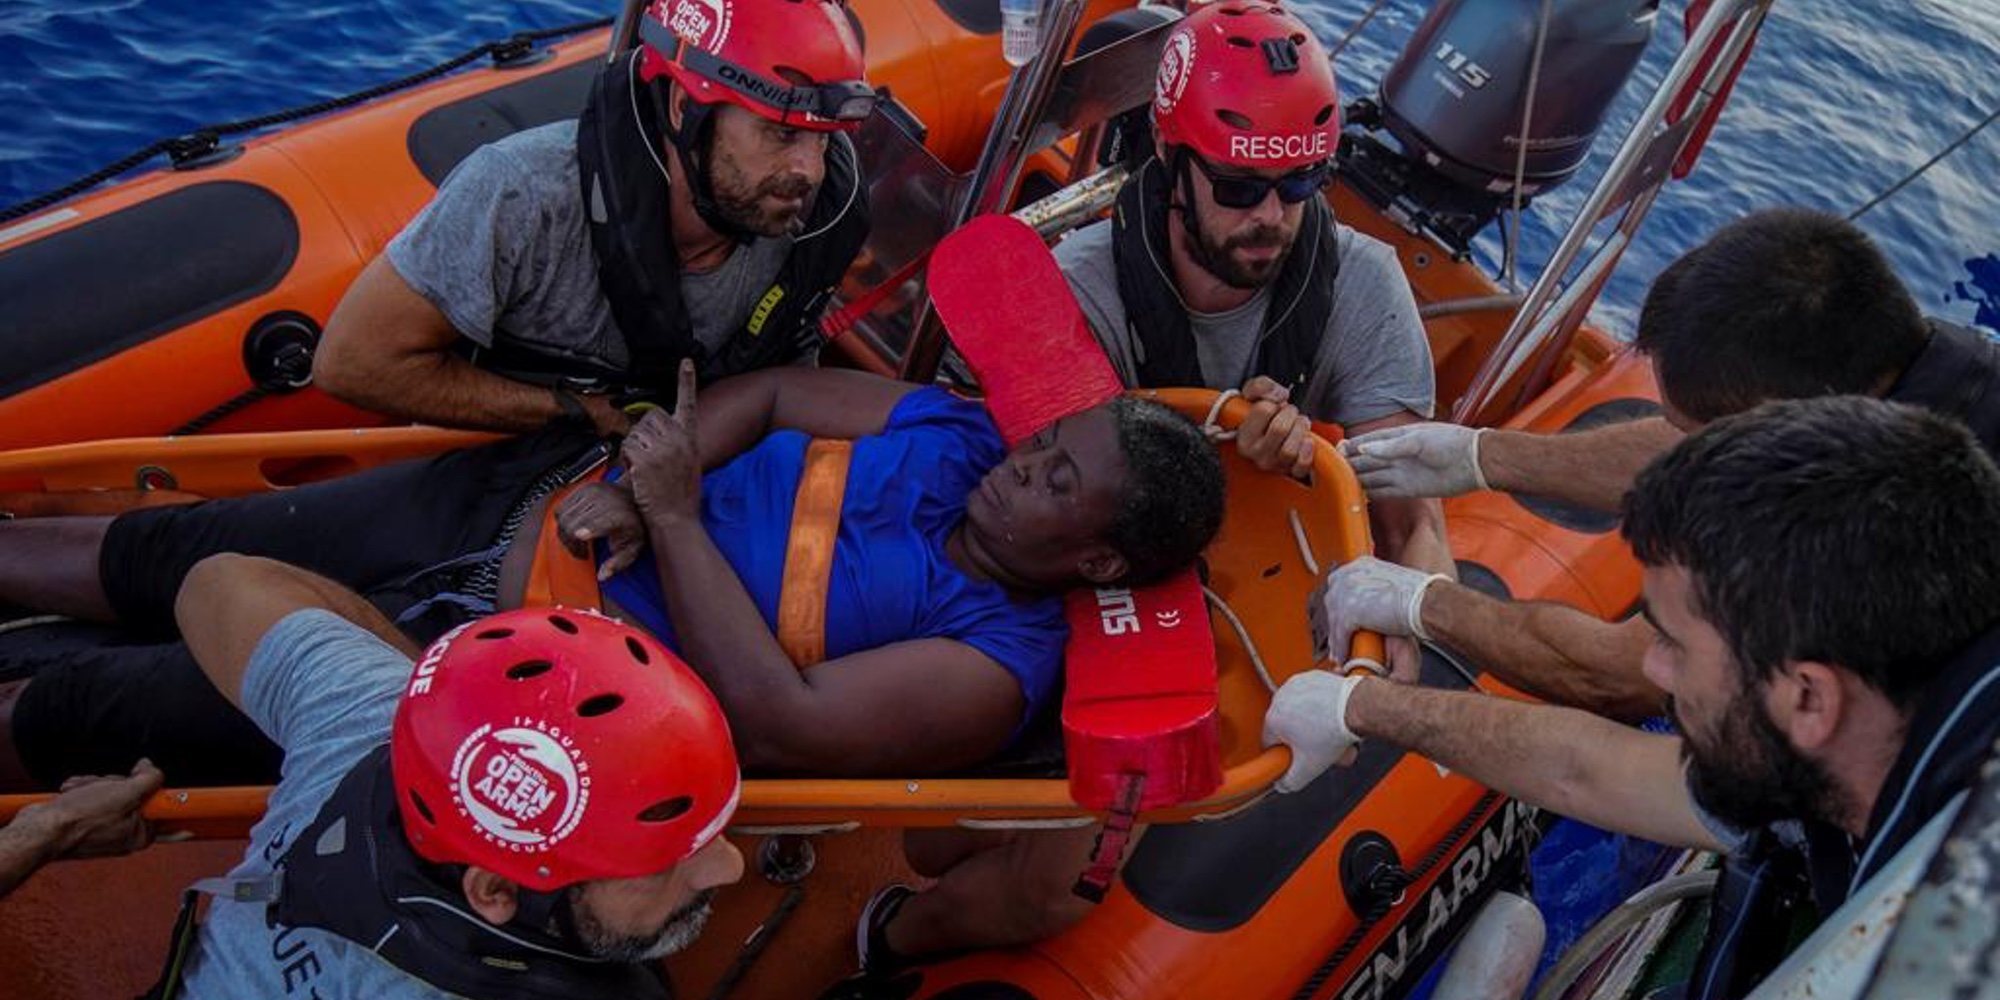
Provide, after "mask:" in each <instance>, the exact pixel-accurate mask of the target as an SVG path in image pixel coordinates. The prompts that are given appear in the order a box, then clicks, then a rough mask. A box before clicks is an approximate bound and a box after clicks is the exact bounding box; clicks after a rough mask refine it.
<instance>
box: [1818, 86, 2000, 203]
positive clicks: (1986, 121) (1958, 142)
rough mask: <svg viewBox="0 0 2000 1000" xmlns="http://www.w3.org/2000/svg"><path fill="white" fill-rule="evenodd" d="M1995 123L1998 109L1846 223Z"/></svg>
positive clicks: (1999, 110) (1877, 196) (1879, 195)
mask: <svg viewBox="0 0 2000 1000" xmlns="http://www.w3.org/2000/svg"><path fill="white" fill-rule="evenodd" d="M1995 121H2000V108H1994V109H1993V113H1992V114H1990V115H1987V116H1986V118H1985V119H1984V120H1982V121H1981V122H1980V123H1979V124H1977V125H1974V126H1972V127H1971V128H1970V129H1967V130H1966V132H1965V134H1964V135H1961V136H1959V137H1958V138H1957V139H1954V140H1952V143H1951V145H1949V146H1946V147H1945V148H1943V149H1940V150H1938V154H1937V155H1936V156H1933V157H1931V158H1930V159H1928V160H1925V161H1924V163H1923V165H1922V166H1920V167H1918V168H1917V169H1915V170H1912V171H1910V172H1909V173H1907V174H1904V175H1903V179H1902V180H1899V181H1897V182H1896V183H1894V184H1891V185H1889V187H1888V188H1887V189H1885V190H1884V191H1883V192H1882V193H1881V194H1878V195H1876V196H1875V197H1873V198H1870V199H1868V203H1867V204H1865V205H1862V206H1861V207H1860V208H1857V209H1855V210H1854V211H1852V212H1849V213H1847V221H1849V222H1853V221H1854V220H1856V219H1859V218H1861V217H1862V216H1863V215H1866V214H1867V213H1868V210H1869V209H1871V208H1874V207H1875V206H1877V205H1880V204H1881V203H1883V202H1885V201H1888V200H1889V197H1890V196H1891V195H1894V194H1895V193H1896V192H1898V191H1901V190H1902V189H1904V188H1906V187H1908V186H1909V185H1910V182H1911V181H1914V180H1916V179H1917V178H1919V177H1922V176H1923V175H1924V174H1925V172H1927V171H1929V170H1930V168H1932V167H1935V166H1937V165H1938V164H1939V163H1940V162H1942V161H1943V160H1944V158H1945V157H1947V156H1950V155H1951V154H1953V153H1956V152H1958V148H1959V147H1960V146H1963V145H1965V144H1966V143H1968V142H1970V141H1972V137H1973V136H1975V135H1978V134H1979V133H1980V132H1982V131H1984V130H1985V129H1986V126H1988V125H1991V124H1993V123H1994V122H1995Z"/></svg>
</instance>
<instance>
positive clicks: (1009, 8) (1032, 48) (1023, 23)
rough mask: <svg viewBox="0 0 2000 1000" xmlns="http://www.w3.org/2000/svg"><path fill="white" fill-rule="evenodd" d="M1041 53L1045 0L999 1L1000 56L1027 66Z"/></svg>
mask: <svg viewBox="0 0 2000 1000" xmlns="http://www.w3.org/2000/svg"><path fill="white" fill-rule="evenodd" d="M1041 50H1042V0H1000V54H1001V55H1002V56H1003V57H1005V58H1006V60H1007V65H1009V66H1026V65H1027V64H1028V63H1030V62H1032V61H1034V58H1035V56H1036V55H1038V54H1040V52H1041Z"/></svg>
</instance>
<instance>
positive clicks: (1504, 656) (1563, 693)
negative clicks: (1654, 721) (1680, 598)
mask: <svg viewBox="0 0 2000 1000" xmlns="http://www.w3.org/2000/svg"><path fill="white" fill-rule="evenodd" d="M1423 617H1424V630H1425V631H1426V632H1428V633H1430V635H1431V637H1432V638H1434V639H1436V640H1437V641H1439V642H1442V643H1443V644H1445V645H1446V646H1449V647H1451V648H1452V649H1454V650H1457V651H1458V652H1460V653H1463V654H1464V655H1465V656H1466V657H1468V658H1470V659H1471V660H1472V661H1473V662H1475V663H1477V664H1478V665H1479V666H1480V667H1482V668H1484V669H1487V670H1490V671H1492V672H1493V673H1494V674H1495V675H1496V676H1498V677H1499V678H1500V679H1501V680H1503V681H1506V682H1507V683H1508V684H1511V685H1513V686H1515V687H1517V688H1520V689H1522V690H1523V691H1527V692H1529V693H1531V694H1534V695H1536V696H1537V697H1541V698H1545V699H1548V700H1549V701H1553V702H1555V703H1557V704H1561V705H1570V706H1573V707H1576V708H1581V709H1586V710H1588V711H1591V712H1595V713H1597V714H1599V715H1604V716H1609V717H1611V718H1614V719H1622V720H1627V721H1637V720H1639V719H1643V718H1646V717H1647V716H1651V715H1658V714H1659V712H1660V709H1661V706H1662V705H1663V704H1664V703H1665V698H1666V696H1665V694H1664V693H1662V692H1661V691H1660V689H1659V688H1657V687H1655V686H1654V685H1653V683H1652V682H1651V681H1649V680H1647V679H1646V677H1645V674H1644V673H1642V672H1641V670H1640V662H1641V661H1642V660H1643V659H1644V657H1645V655H1646V646H1647V645H1648V644H1649V643H1651V642H1652V641H1653V629H1652V626H1650V625H1647V624H1646V622H1645V620H1644V619H1641V618H1632V619H1630V620H1627V621H1623V622H1616V623H1613V622H1606V621H1604V620H1602V619H1599V618H1596V617H1594V616H1592V615H1589V614H1585V613H1584V612H1582V611H1579V610H1577V609H1576V608H1572V607H1570V606H1568V605H1566V604H1556V603H1553V602H1549V601H1528V602H1516V601H1498V600H1494V599H1493V598H1491V597H1488V596H1486V595H1485V594H1482V593H1480V592H1478V591H1476V590H1473V589H1472V588H1470V587H1466V586H1464V585H1461V584H1456V583H1449V582H1444V581H1439V582H1437V583H1434V584H1432V585H1431V586H1430V588H1429V589H1428V590H1426V591H1425V592H1424V603H1423Z"/></svg>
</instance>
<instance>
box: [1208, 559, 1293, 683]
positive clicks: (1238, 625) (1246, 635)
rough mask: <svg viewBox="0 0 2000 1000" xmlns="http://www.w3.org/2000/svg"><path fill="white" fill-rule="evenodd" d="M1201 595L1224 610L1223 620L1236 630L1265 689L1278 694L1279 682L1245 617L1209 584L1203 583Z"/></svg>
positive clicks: (1214, 605) (1238, 638)
mask: <svg viewBox="0 0 2000 1000" xmlns="http://www.w3.org/2000/svg"><path fill="white" fill-rule="evenodd" d="M1201 596H1203V597H1206V598H1208V603H1209V606H1210V607H1213V608H1214V609H1215V610H1217V611H1220V612H1222V620H1223V621H1226V622H1228V623H1229V627H1230V628H1233V629H1235V630H1236V640H1237V641H1238V642H1241V643H1242V644H1243V651H1244V652H1245V653H1248V654H1249V655H1250V665H1251V666H1253V667H1255V668H1257V676H1258V677H1259V678H1262V679H1263V681H1264V687H1265V689H1266V690H1268V691H1270V692H1271V693H1272V694H1277V693H1278V682H1277V681H1274V680H1272V679H1271V670H1270V668H1268V667H1266V666H1264V657H1263V654H1261V653H1259V652H1257V642H1256V640H1254V639H1251V638H1250V630H1249V629H1248V628H1246V627H1244V625H1243V619H1241V618H1238V617H1236V611H1235V609H1234V608H1231V607H1230V606H1229V602H1228V601H1225V600H1223V599H1222V595H1220V594H1218V593H1216V592H1215V591H1213V590H1210V589H1208V585H1207V584H1203V585H1202V588H1201Z"/></svg>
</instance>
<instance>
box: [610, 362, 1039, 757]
mask: <svg viewBox="0 0 2000 1000" xmlns="http://www.w3.org/2000/svg"><path fill="white" fill-rule="evenodd" d="M808 443H809V439H808V438H807V436H806V435H804V434H802V433H799V432H798V431H778V432H776V433H774V434H771V435H770V436H768V437H766V438H765V439H764V440H763V441H762V442H760V443H759V444H758V445H757V446H756V447H754V448H752V449H750V450H749V451H746V452H744V453H743V454H742V455H740V456H738V457H737V458H736V459H734V460H733V461H731V462H730V463H729V464H727V465H724V466H723V467H721V468H719V469H716V470H715V471H713V472H710V473H709V474H708V475H706V476H704V477H703V478H702V495H701V519H702V524H703V526H705V527H706V528H707V529H708V535H709V537H710V538H712V539H714V540H715V545H716V548H718V549H720V550H721V552H722V557H723V558H724V559H726V560H728V562H729V565H730V566H731V567H733V568H734V569H735V570H736V576H737V578H738V579H740V580H742V581H743V588H744V589H745V590H747V591H748V592H749V594H750V598H751V600H753V601H755V602H756V604H757V610H758V611H759V612H760V613H762V614H763V616H764V622H765V624H767V625H771V624H773V623H775V622H776V621H777V617H778V595H779V592H780V590H781V589H782V587H783V583H784V576H785V552H786V549H787V547H788V545H789V543H790V539H791V526H792V501H793V499H794V497H795V496H796V494H797V493H798V486H799V476H800V475H801V473H802V471H803V469H804V467H805V453H806V445H807V444H808ZM1005 454H1006V445H1005V443H1004V442H1002V441H1001V439H1000V433H999V431H998V430H996V429H995V428H994V426H993V421H992V418H990V417H989V416H987V413H986V408H985V407H983V406H981V405H979V404H978V403H973V402H968V401H966V400H963V399H959V398H958V397H956V396H953V395H952V394H950V393H948V392H945V391H943V390H941V389H931V388H925V389H919V390H917V391H915V392H912V393H910V394H909V395H907V396H905V397H903V398H902V400H900V401H899V402H898V403H897V404H896V408H895V409H894V410H893V411H891V412H890V414H889V420H888V423H887V424H886V425H885V426H884V427H883V428H882V432H881V433H879V434H874V435H871V436H869V437H865V438H862V439H860V440H858V441H856V442H854V456H853V459H852V461H851V463H850V464H849V466H848V470H847V490H846V493H845V496H844V499H843V500H842V501H841V508H840V531H839V534H838V536H837V537H836V539H835V542H834V551H833V570H832V573H831V574H830V578H829V580H828V587H827V608H826V653H827V658H828V659H833V658H836V657H841V656H846V655H848V654H850V653H856V652H860V651H863V650H868V649H875V648H878V647H881V646H887V645H890V644H892V643H897V642H907V641H909V640H912V639H926V638H943V639H955V640H957V641H959V642H962V643H965V644H966V645H968V646H971V647H972V648H974V649H977V650H979V651H980V652H981V653H984V654H986V655H987V656H988V657H991V658H992V659H993V661H994V662H996V663H998V664H1000V666H1001V667H1003V668H1005V669H1006V671H1007V672H1008V673H1010V674H1012V675H1013V676H1014V679H1015V681H1017V682H1018V683H1019V684H1020V685H1021V693H1022V695H1023V697H1024V698H1025V699H1026V702H1027V710H1026V712H1025V714H1024V715H1023V716H1022V719H1023V721H1024V722H1025V721H1026V720H1027V719H1029V718H1032V717H1033V716H1034V714H1035V713H1036V712H1037V711H1038V710H1039V709H1040V708H1041V707H1042V706H1043V705H1044V704H1046V703H1047V702H1048V699H1049V698H1050V697H1051V696H1052V695H1053V694H1054V691H1055V688H1056V682H1057V679H1058V678H1059V676H1060V675H1061V671H1062V654H1063V644H1064V641H1065V640H1066V639H1067V638H1068V629H1067V626H1066V625H1065V624H1064V622H1063V615H1062V602H1061V600H1060V599H1058V598H1043V599H1039V600H1032V601H1020V600H1016V599H1014V598H1013V597H1011V596H1009V595H1008V593H1007V592H1006V591H1005V590H1003V589H1002V588H1001V587H999V586H998V585H996V584H993V583H989V582H985V581H981V580H975V579H973V578H972V577H969V576H967V575H966V574H965V572H964V571H963V570H960V569H959V568H958V567H957V566H955V565H953V564H952V562H951V560H950V559H948V558H946V556H945V549H944V543H945V539H946V538H948V537H950V535H951V533H952V531H953V530H954V529H956V528H957V527H958V525H959V522H961V521H963V520H964V519H965V503H966V499H967V498H968V497H969V496H970V495H971V493H972V490H973V488H974V487H976V486H978V485H979V481H980V479H981V478H982V477H984V476H985V475H986V473H987V471H988V470H990V469H992V468H993V467H994V466H995V465H998V464H999V463H1000V459H1001V458H1002V457H1003V456H1004V455H1005ZM604 594H605V596H606V597H609V598H610V599H611V600H613V601H616V602H617V603H618V604H619V605H620V606H622V607H623V608H624V609H625V610H626V611H627V612H629V613H630V614H631V615H632V616H633V617H634V618H636V619H638V620H639V623H640V624H642V625H644V626H645V627H646V628H647V629H649V630H651V631H652V632H653V633H654V634H656V635H658V636H659V637H660V638H661V640H662V641H664V642H666V643H667V644H668V645H670V646H671V645H673V644H674V637H673V626H672V624H671V623H670V622H668V621H667V615H666V606H667V602H666V594H665V593H664V592H663V591H662V590H661V588H660V574H659V570H658V569H657V568H656V567H655V566H654V564H653V558H652V555H651V553H648V554H646V555H644V556H642V557H641V558H640V559H639V561H638V562H637V563H635V564H633V566H632V567H631V568H629V569H627V570H625V571H624V572H623V573H620V574H618V575H617V576H615V577H612V578H611V580H609V581H607V582H606V583H605V585H604Z"/></svg>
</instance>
